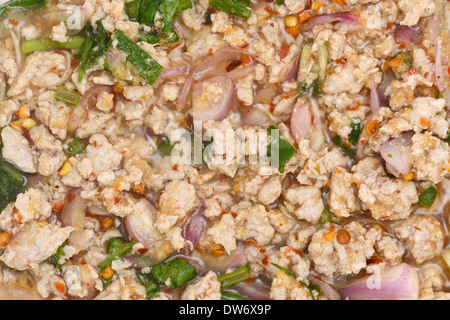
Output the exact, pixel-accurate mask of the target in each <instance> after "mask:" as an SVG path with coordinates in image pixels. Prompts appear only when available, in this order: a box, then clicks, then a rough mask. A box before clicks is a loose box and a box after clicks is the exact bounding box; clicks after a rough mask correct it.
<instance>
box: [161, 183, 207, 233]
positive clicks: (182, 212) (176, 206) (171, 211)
mask: <svg viewBox="0 0 450 320" xmlns="http://www.w3.org/2000/svg"><path fill="white" fill-rule="evenodd" d="M198 202H199V200H198V198H197V194H196V191H195V188H194V186H193V185H191V184H190V183H188V182H186V181H171V182H169V183H168V184H167V185H166V187H165V189H164V192H163V193H162V194H161V197H160V198H159V210H160V211H159V213H158V215H157V216H156V223H155V225H156V228H157V229H158V230H159V231H160V232H162V233H167V232H169V230H170V228H171V227H172V226H174V225H175V224H177V223H178V222H179V221H183V220H184V219H185V218H186V216H187V214H188V213H189V212H190V211H191V210H192V209H194V207H195V206H197V205H198Z"/></svg>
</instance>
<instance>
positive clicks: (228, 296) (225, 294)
mask: <svg viewBox="0 0 450 320" xmlns="http://www.w3.org/2000/svg"><path fill="white" fill-rule="evenodd" d="M222 300H249V299H247V298H245V297H243V296H241V295H239V294H237V293H235V292H233V291H229V290H224V291H222Z"/></svg>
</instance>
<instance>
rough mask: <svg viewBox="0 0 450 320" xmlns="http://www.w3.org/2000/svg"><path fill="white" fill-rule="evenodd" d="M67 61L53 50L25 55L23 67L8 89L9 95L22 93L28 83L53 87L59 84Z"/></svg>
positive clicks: (62, 78)
mask: <svg viewBox="0 0 450 320" xmlns="http://www.w3.org/2000/svg"><path fill="white" fill-rule="evenodd" d="M67 67H68V63H67V61H66V58H65V56H64V55H62V54H59V53H56V52H55V51H39V52H36V53H32V54H30V55H29V56H28V57H27V60H26V64H25V67H24V69H23V70H22V71H21V72H20V74H19V75H18V77H17V78H16V80H15V81H14V82H13V84H12V85H11V88H10V89H9V90H8V95H9V96H11V97H14V96H17V95H20V94H22V93H23V92H24V91H25V90H26V89H27V88H28V87H29V86H30V85H33V86H36V87H54V86H56V85H59V84H61V82H62V81H63V80H64V76H65V73H66V71H67Z"/></svg>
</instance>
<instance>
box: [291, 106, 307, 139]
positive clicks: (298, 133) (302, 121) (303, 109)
mask: <svg viewBox="0 0 450 320" xmlns="http://www.w3.org/2000/svg"><path fill="white" fill-rule="evenodd" d="M311 126H312V117H311V111H310V106H309V102H308V101H307V100H305V99H298V100H297V102H296V103H295V106H294V108H293V109H292V113H291V120H290V129H291V133H292V136H293V137H294V139H295V140H296V141H297V140H299V139H304V138H306V137H307V136H308V134H309V132H310V131H311Z"/></svg>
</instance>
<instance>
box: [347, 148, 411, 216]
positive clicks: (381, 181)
mask: <svg viewBox="0 0 450 320" xmlns="http://www.w3.org/2000/svg"><path fill="white" fill-rule="evenodd" d="M352 171H353V182H354V183H355V184H356V185H357V186H358V196H359V199H360V200H361V202H362V206H363V208H364V209H369V210H370V211H371V213H372V216H373V217H374V218H375V219H380V220H386V219H387V220H396V219H405V218H407V217H408V216H409V215H410V214H411V210H412V208H411V205H412V204H414V203H416V202H417V201H418V200H419V198H418V195H417V190H416V185H415V183H414V182H413V181H407V180H403V179H396V178H389V177H388V175H387V174H386V171H385V170H384V168H383V163H382V161H381V160H380V159H379V158H375V157H367V158H365V159H363V160H362V161H360V162H358V164H357V165H356V166H354V167H353V168H352Z"/></svg>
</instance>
